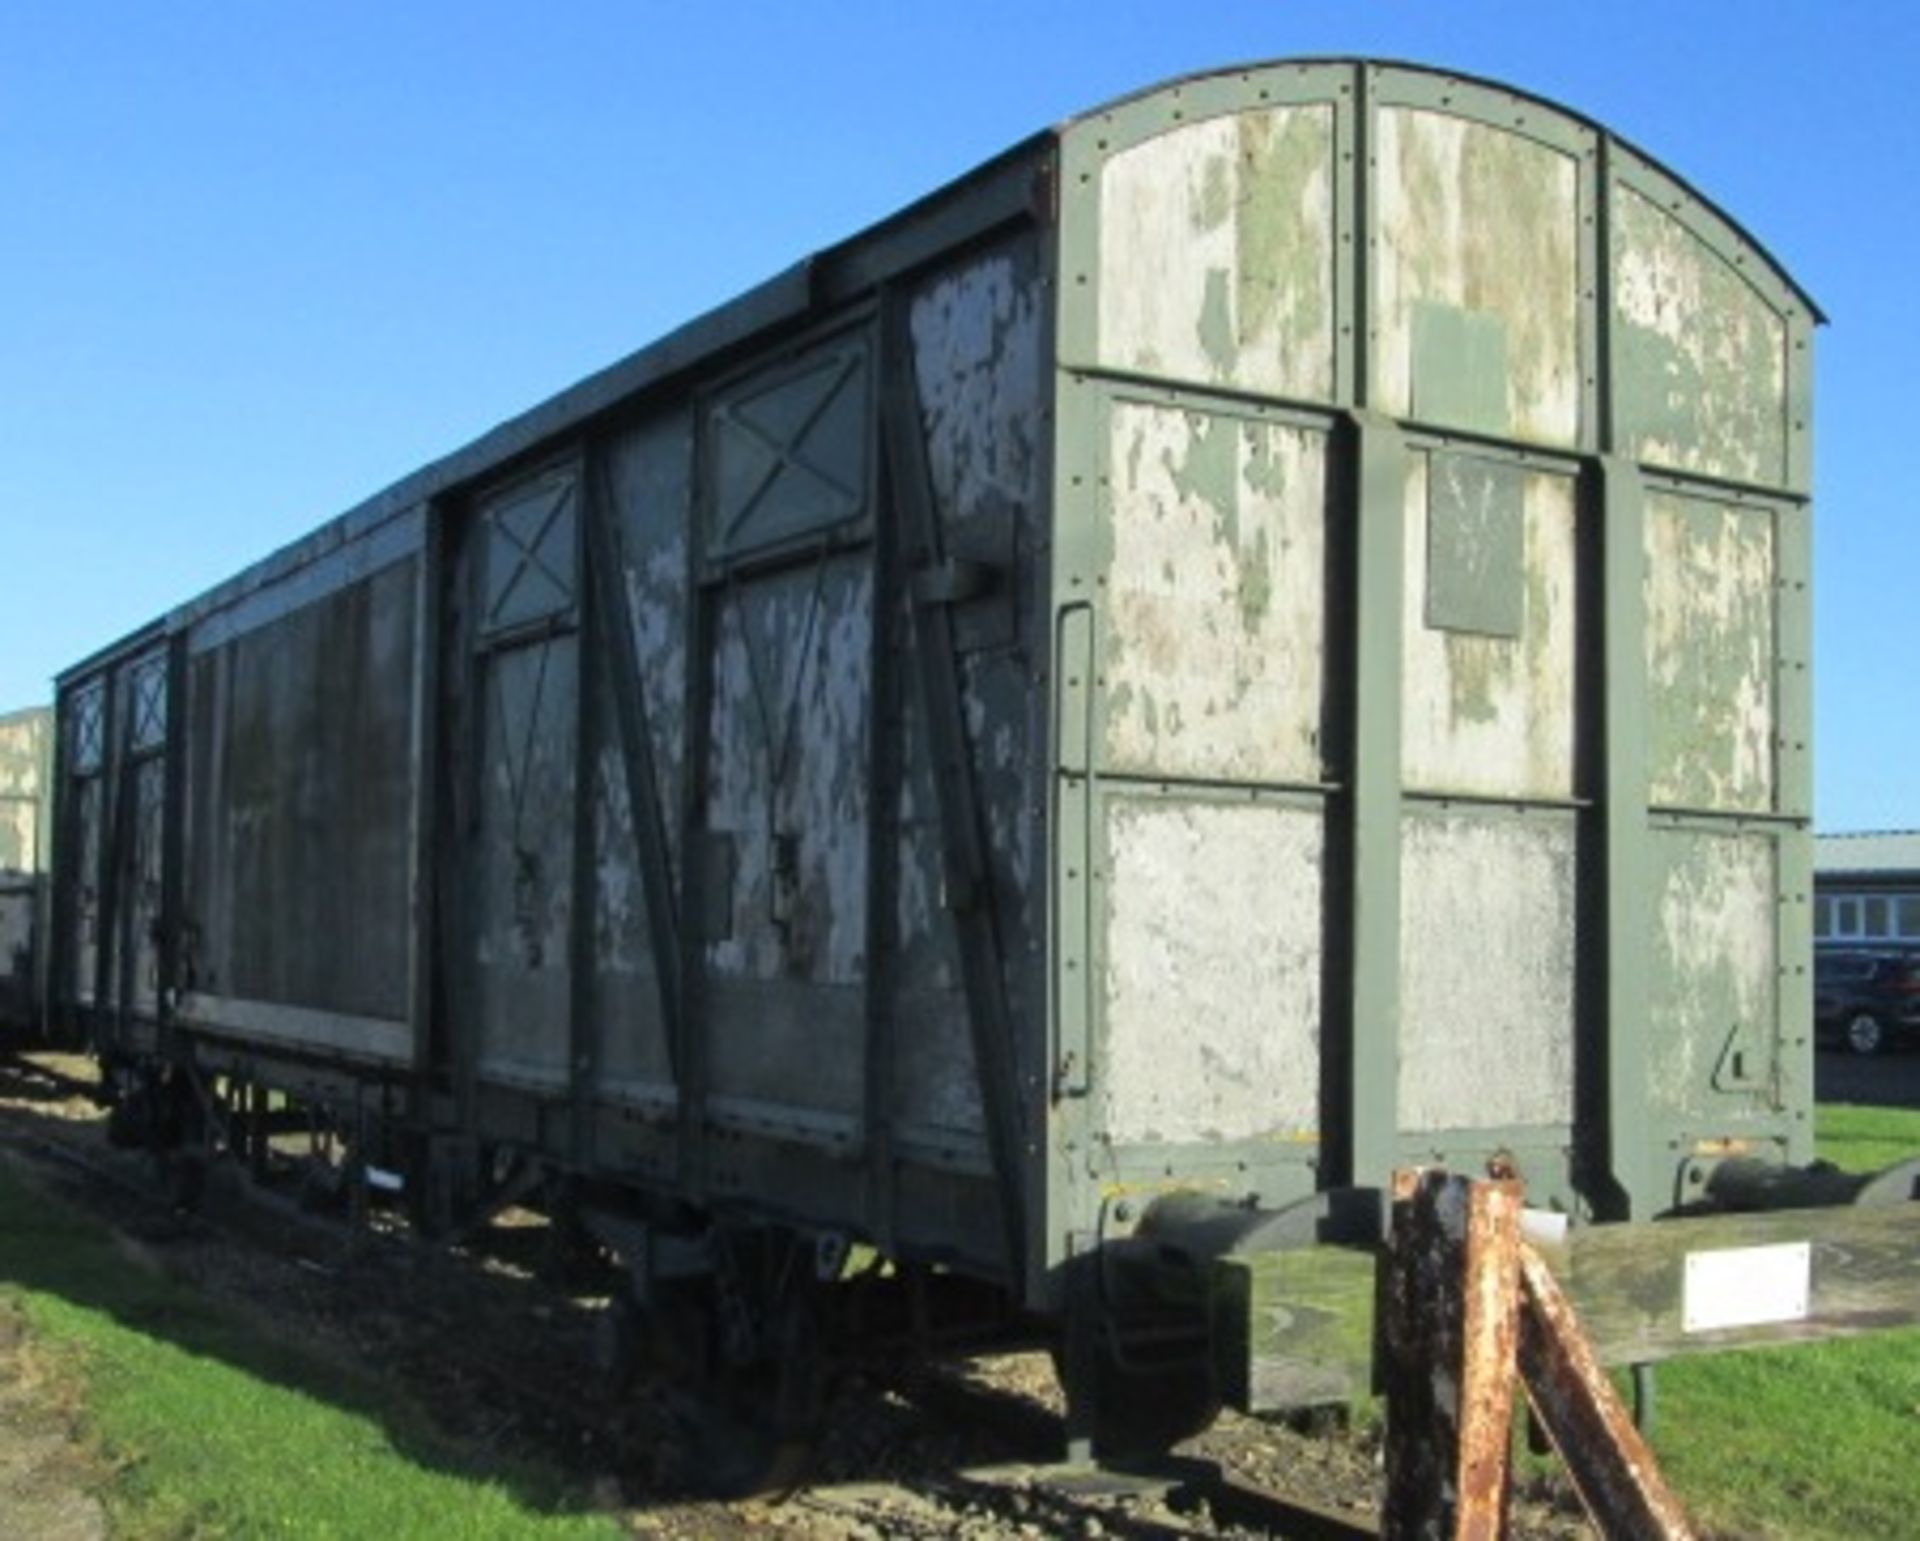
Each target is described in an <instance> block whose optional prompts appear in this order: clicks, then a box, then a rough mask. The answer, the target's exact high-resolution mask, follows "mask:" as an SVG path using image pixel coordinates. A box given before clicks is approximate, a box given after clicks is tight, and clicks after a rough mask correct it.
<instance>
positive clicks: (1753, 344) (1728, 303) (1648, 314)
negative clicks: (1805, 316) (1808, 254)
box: [1613, 187, 1787, 483]
mask: <svg viewBox="0 0 1920 1541" xmlns="http://www.w3.org/2000/svg"><path fill="white" fill-rule="evenodd" d="M1613 209H1614V223H1615V229H1616V234H1615V237H1614V281H1613V288H1614V312H1615V323H1616V327H1617V331H1616V333H1615V350H1616V355H1617V357H1616V363H1615V373H1616V375H1617V376H1618V384H1617V385H1616V387H1615V390H1614V412H1615V416H1616V420H1617V425H1618V432H1619V435H1620V438H1621V440H1622V442H1623V444H1624V445H1626V446H1627V447H1628V448H1629V449H1630V450H1631V451H1632V452H1633V453H1635V454H1637V455H1639V456H1640V458H1642V459H1644V460H1648V461H1651V462H1653V463H1654V464H1656V465H1664V466H1672V467H1674V468H1675V469H1679V470H1688V471H1699V472H1703V473H1705V474H1706V475H1709V476H1722V477H1726V478H1728V479H1730V480H1735V481H1752V482H1766V483H1779V482H1782V481H1784V480H1785V478H1786V472H1787V465H1786V454H1787V450H1786V428H1787V422H1786V419H1787V334H1786V322H1785V321H1784V319H1783V318H1782V317H1781V316H1780V315H1779V313H1778V312H1776V311H1775V310H1774V309H1773V307H1772V306H1771V305H1769V304H1768V303H1767V302H1766V301H1765V300H1764V299H1762V298H1761V296H1760V293H1759V291H1758V290H1756V289H1755V288H1754V287H1753V286H1752V285H1751V284H1749V283H1748V282H1747V281H1746V279H1745V278H1744V277H1742V276H1741V274H1740V273H1739V271H1738V270H1737V269H1736V268H1735V267H1734V266H1733V265H1732V264H1731V263H1730V262H1727V261H1725V260H1724V259H1723V258H1721V257H1720V256H1719V255H1718V254H1717V253H1716V252H1714V251H1713V250H1711V249H1710V248H1709V247H1708V246H1707V245H1706V244H1705V243H1704V242H1702V241H1701V240H1700V239H1699V238H1698V237H1697V236H1695V235H1694V234H1692V232H1690V231H1689V230H1687V229H1686V227H1685V226H1683V225H1682V224H1681V223H1680V222H1679V221H1678V220H1676V219H1674V218H1672V217H1671V216H1670V215H1668V214H1667V213H1666V212H1664V211H1663V210H1661V209H1659V208H1657V207H1655V206H1654V204H1653V203H1652V202H1650V201H1649V200H1648V199H1646V198H1644V197H1642V196H1641V195H1640V194H1639V193H1636V192H1634V191H1633V190H1632V189H1631V188H1627V187H1620V188H1617V189H1616V191H1615V194H1614V204H1613Z"/></svg>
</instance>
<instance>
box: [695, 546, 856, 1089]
mask: <svg viewBox="0 0 1920 1541" xmlns="http://www.w3.org/2000/svg"><path fill="white" fill-rule="evenodd" d="M870 561H871V558H870V557H869V555H868V554H867V553H866V552H864V551H862V552H854V553H851V554H848V555H844V556H840V557H834V558H827V557H821V558H818V559H816V560H814V561H811V562H806V563H803V564H801V565H798V566H793V567H787V568H783V569H780V570H779V571H777V572H775V573H772V574H769V575H767V576H764V577H757V578H755V579H754V580H752V581H751V582H749V583H742V584H739V585H737V586H736V587H735V588H733V589H732V590H731V591H730V592H729V593H728V594H727V595H726V597H725V598H724V599H722V600H721V602H720V604H719V606H718V612H717V614H716V617H715V623H714V624H715V631H714V655H713V660H712V669H713V674H712V691H713V697H712V712H711V717H710V727H709V731H710V734H711V746H712V747H711V760H710V763H709V766H708V781H707V796H706V817H707V826H708V828H709V829H710V830H711V831H713V833H714V835H715V837H717V838H718V839H720V840H722V841H724V843H725V846H726V848H727V850H728V851H729V853H730V859H729V867H730V874H729V879H728V881H726V883H725V884H724V887H726V888H727V889H730V893H727V894H724V895H723V896H722V904H723V908H724V909H725V912H726V914H727V917H728V919H727V927H726V931H727V934H726V935H724V936H720V937H715V938H712V939H710V940H709V941H708V943H707V947H706V961H707V974H708V985H707V990H708V1001H709V1005H710V1009H711V1022H710V1025H709V1032H710V1033H711V1034H712V1039H713V1044H712V1049H711V1051H710V1064H711V1066H712V1076H713V1086H714V1089H715V1091H716V1092H718V1093H721V1094H729V1095H735V1096H743V1097H751V1098H756V1099H761V1100H767V1101H774V1102H779V1103H781V1104H784V1105H787V1106H790V1107H796V1108H803V1109H809V1110H814V1111H822V1110H828V1111H846V1110H851V1109H854V1108H857V1107H858V1106H859V1092H860V1087H861V1085H862V1071H861V1068H860V1067H861V1066H862V1064H863V1063H864V1056H863V1042H864V1031H863V1017H864V1010H863V1000H864V992H863V990H862V989H861V988H860V986H861V985H862V983H863V981H864V979H865V977H866V970H867V953H866V949H867V840H868V836H867V819H868V803H867V798H868V788H867V765H868V750H867V734H868V720H869V716H870V710H871V705H872V702H871V693H872V661H873V638H872V626H873V621H872V605H873V576H872V569H871V566H870ZM727 901H730V902H727Z"/></svg>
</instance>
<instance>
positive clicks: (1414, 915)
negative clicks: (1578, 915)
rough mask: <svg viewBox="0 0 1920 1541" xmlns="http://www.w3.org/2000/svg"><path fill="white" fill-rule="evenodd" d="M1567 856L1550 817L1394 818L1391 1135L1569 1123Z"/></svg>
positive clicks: (1571, 893) (1567, 830)
mask: <svg viewBox="0 0 1920 1541" xmlns="http://www.w3.org/2000/svg"><path fill="white" fill-rule="evenodd" d="M1574 849H1575V837H1574V829H1573V826H1572V824H1571V823H1568V822H1564V821H1561V820H1558V819H1546V818H1538V817H1534V818H1514V817H1510V816H1489V815H1485V814H1465V813H1450V814H1443V815H1429V814H1420V815H1415V816H1410V817H1409V818H1407V820H1406V822H1405V834H1404V845H1403V848H1402V855H1401V863H1402V868H1401V878H1400V923H1401V942H1400V948H1401V978H1400V1126H1401V1128H1403V1129H1408V1130H1443V1129H1505V1128H1510V1127H1513V1126H1516V1125H1538V1124H1559V1123H1566V1122H1569V1121H1570V1120H1571V1119H1572V1117H1573V985H1574V919H1575V915H1574V902H1575V882H1574Z"/></svg>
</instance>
